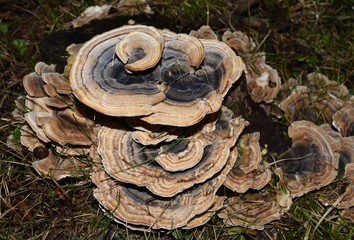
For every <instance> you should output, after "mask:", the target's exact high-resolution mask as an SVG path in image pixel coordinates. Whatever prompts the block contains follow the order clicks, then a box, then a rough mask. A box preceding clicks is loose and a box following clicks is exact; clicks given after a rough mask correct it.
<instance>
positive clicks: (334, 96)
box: [279, 73, 350, 123]
mask: <svg viewBox="0 0 354 240" xmlns="http://www.w3.org/2000/svg"><path fill="white" fill-rule="evenodd" d="M348 99H350V94H349V91H348V89H347V88H346V87H345V86H344V85H343V84H340V85H339V84H337V83H336V82H334V81H330V80H329V79H328V78H327V77H326V76H324V75H323V74H319V73H310V74H308V75H307V79H306V81H305V83H304V84H303V85H297V86H296V87H294V89H293V90H292V92H291V94H290V95H289V96H287V97H286V98H285V99H281V100H280V101H279V107H280V109H282V110H283V111H284V114H285V117H286V119H287V120H288V122H289V123H292V122H293V121H299V120H308V121H312V122H316V123H330V122H332V117H333V115H334V114H335V113H336V112H337V111H339V110H340V109H341V108H343V107H344V106H346V105H347V104H348V101H346V100H348ZM348 110H349V109H348Z"/></svg>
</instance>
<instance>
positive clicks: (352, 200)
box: [320, 137, 354, 209]
mask: <svg viewBox="0 0 354 240" xmlns="http://www.w3.org/2000/svg"><path fill="white" fill-rule="evenodd" d="M335 151H336V152H337V153H339V155H340V157H339V169H338V176H337V177H338V178H339V179H338V180H337V181H335V182H333V183H332V184H331V185H330V186H329V188H326V189H324V190H323V191H321V192H320V200H321V202H322V203H323V204H324V205H332V204H333V205H334V207H336V208H339V209H346V208H349V207H353V206H354V137H345V138H343V139H341V140H340V142H339V144H338V148H337V149H336V150H335Z"/></svg>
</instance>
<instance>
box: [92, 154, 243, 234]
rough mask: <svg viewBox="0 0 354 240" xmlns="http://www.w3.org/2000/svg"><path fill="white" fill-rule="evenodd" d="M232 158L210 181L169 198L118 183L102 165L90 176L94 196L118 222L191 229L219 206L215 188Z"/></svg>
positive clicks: (220, 183)
mask: <svg viewBox="0 0 354 240" xmlns="http://www.w3.org/2000/svg"><path fill="white" fill-rule="evenodd" d="M235 160H236V159H230V160H229V161H228V162H227V163H226V165H225V166H224V167H223V169H222V170H221V171H220V172H219V173H217V174H216V175H215V176H213V177H212V178H211V179H210V180H208V181H206V182H203V183H200V184H197V185H195V186H193V187H192V188H190V189H188V190H185V191H183V192H181V193H178V194H177V195H175V196H172V197H161V196H157V195H155V194H152V193H151V192H149V191H148V190H147V189H145V188H143V187H137V186H134V185H130V184H124V183H121V182H120V181H117V180H115V179H113V178H112V177H110V176H109V175H108V174H107V173H106V172H105V171H104V170H103V168H102V167H101V168H98V169H97V170H96V171H95V172H93V173H92V177H91V178H92V181H93V182H94V183H95V185H96V186H97V188H96V189H95V190H94V196H95V198H96V199H97V200H98V201H99V203H100V204H101V205H102V206H103V207H104V208H105V209H106V210H108V211H109V214H110V215H112V216H114V219H115V220H116V221H117V222H119V223H122V224H124V225H126V226H127V227H129V228H132V229H138V230H144V229H145V230H151V229H167V230H171V229H175V228H181V227H182V228H183V227H186V228H194V227H197V226H200V225H202V224H204V223H205V222H206V221H208V220H209V219H210V217H211V216H212V214H211V213H213V211H216V210H218V209H219V208H220V207H221V204H222V200H223V197H220V196H217V195H216V191H217V190H218V189H219V188H220V187H221V185H222V183H223V182H224V180H225V177H226V174H227V173H228V172H229V171H230V169H231V167H232V165H233V164H234V163H235Z"/></svg>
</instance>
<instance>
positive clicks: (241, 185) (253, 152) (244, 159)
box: [224, 132, 272, 193]
mask: <svg viewBox="0 0 354 240" xmlns="http://www.w3.org/2000/svg"><path fill="white" fill-rule="evenodd" d="M259 137H260V134H259V132H255V133H250V134H244V135H242V136H241V138H240V140H239V142H238V144H237V146H236V148H237V150H238V153H239V154H238V156H237V155H235V156H232V155H233V154H234V151H233V152H232V153H231V155H230V157H236V158H237V161H236V163H235V165H234V166H233V168H232V169H231V171H230V172H229V174H228V175H227V177H226V180H225V182H224V185H225V186H226V187H227V188H229V189H231V190H232V191H236V192H239V193H244V192H246V191H247V190H248V189H250V188H252V189H256V190H260V189H262V188H263V187H264V186H265V185H267V184H268V182H269V181H270V180H271V177H272V172H271V171H270V169H266V168H265V167H264V166H263V165H260V163H261V160H262V156H261V148H260V146H259V142H258V141H259Z"/></svg>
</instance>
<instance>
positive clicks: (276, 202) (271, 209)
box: [218, 192, 292, 230]
mask: <svg viewBox="0 0 354 240" xmlns="http://www.w3.org/2000/svg"><path fill="white" fill-rule="evenodd" d="M291 204H292V199H291V197H290V196H289V195H286V194H280V193H276V192H265V193H262V192H255V193H246V194H244V195H242V196H240V195H234V196H230V197H228V198H227V200H226V201H225V203H224V208H223V209H222V210H221V211H220V212H219V213H218V216H219V217H221V218H222V219H223V221H224V223H225V224H226V225H228V226H242V227H247V228H250V229H258V230H263V229H264V225H265V224H267V223H269V222H271V221H274V220H277V219H280V217H281V215H282V214H283V213H285V212H287V211H288V210H289V208H290V206H291Z"/></svg>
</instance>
